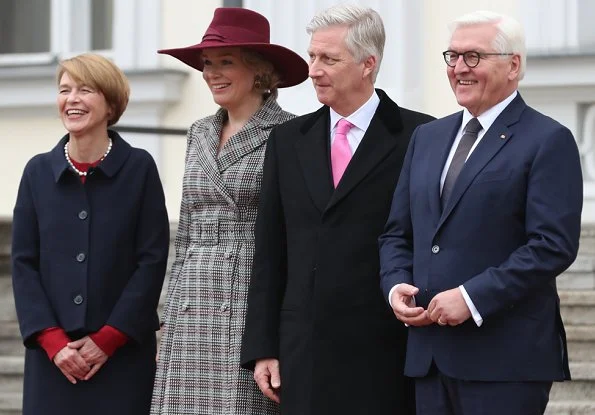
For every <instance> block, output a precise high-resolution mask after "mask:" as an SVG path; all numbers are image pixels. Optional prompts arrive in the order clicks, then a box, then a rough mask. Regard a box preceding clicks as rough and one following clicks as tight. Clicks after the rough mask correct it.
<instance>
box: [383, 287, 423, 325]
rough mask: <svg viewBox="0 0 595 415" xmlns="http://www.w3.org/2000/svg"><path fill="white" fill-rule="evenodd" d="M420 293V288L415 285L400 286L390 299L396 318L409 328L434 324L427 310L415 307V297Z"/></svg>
mask: <svg viewBox="0 0 595 415" xmlns="http://www.w3.org/2000/svg"><path fill="white" fill-rule="evenodd" d="M418 292H419V288H417V287H414V286H413V285H409V284H399V286H398V287H397V288H395V290H394V291H393V293H392V296H391V299H390V303H391V304H392V308H393V312H394V313H395V316H397V318H398V319H399V320H400V321H402V322H403V323H405V324H407V325H408V326H414V327H422V326H427V325H430V324H432V320H430V319H429V317H428V315H427V313H426V310H424V308H423V307H416V306H415V300H414V298H413V296H414V295H415V294H417V293H418Z"/></svg>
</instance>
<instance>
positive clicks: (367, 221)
mask: <svg viewBox="0 0 595 415" xmlns="http://www.w3.org/2000/svg"><path fill="white" fill-rule="evenodd" d="M307 30H308V33H310V34H311V42H310V46H309V49H308V53H309V56H310V63H309V65H310V77H311V78H312V81H313V84H314V88H315V90H316V93H317V96H318V100H319V101H320V102H321V103H322V104H324V106H323V107H322V108H320V109H319V110H318V111H316V112H314V113H311V114H308V115H304V116H302V117H299V118H296V119H294V120H291V121H289V122H287V123H284V124H282V125H280V126H278V127H276V128H275V129H273V131H272V132H271V135H270V138H269V141H268V147H267V153H266V160H265V164H264V177H263V187H262V193H261V199H260V206H259V212H258V219H257V223H256V254H255V262H254V272H253V275H252V280H251V286H250V292H249V297H248V315H247V320H246V329H245V334H244V340H243V347H242V365H243V366H244V367H245V368H249V369H252V370H254V372H255V373H254V376H255V379H256V381H257V383H258V385H259V387H260V388H261V390H262V391H263V393H265V395H267V396H268V397H270V398H271V399H273V400H276V401H280V402H281V409H282V412H283V414H289V415H292V414H295V415H310V414H311V415H314V414H324V415H328V414H375V415H383V414H391V415H395V414H411V413H413V410H414V409H413V406H414V405H413V400H414V394H413V390H412V388H411V386H410V384H409V381H408V380H406V379H405V378H404V376H403V365H404V358H405V342H406V336H407V333H406V330H407V329H406V328H405V327H404V326H403V325H402V324H401V323H400V322H399V321H397V319H395V317H394V315H393V313H392V311H391V310H390V308H389V306H388V305H387V302H386V301H385V299H384V298H383V295H382V293H381V290H380V288H379V259H378V244H377V240H378V236H379V235H380V234H381V232H382V230H383V227H384V224H385V222H386V219H387V216H388V213H389V209H390V204H391V198H392V195H393V192H394V189H395V186H396V183H397V179H398V177H399V172H400V169H401V164H402V162H403V158H404V155H405V151H406V149H407V145H408V143H409V138H410V136H411V134H412V132H413V130H414V129H415V128H416V127H417V126H418V125H420V124H422V123H425V122H428V121H430V120H432V117H430V116H428V115H426V114H421V113H417V112H413V111H410V110H406V109H403V108H399V107H398V106H397V104H395V103H394V102H393V101H392V100H391V99H390V98H389V97H388V96H387V95H386V94H385V93H384V92H383V91H382V90H379V89H376V90H375V89H374V82H375V79H376V75H377V73H378V69H379V67H380V61H381V59H382V52H383V48H384V41H385V34H384V27H383V24H382V20H381V18H380V16H379V15H378V13H377V12H375V11H374V10H372V9H368V8H362V7H359V6H352V5H339V6H334V7H331V8H330V9H327V10H325V11H323V12H321V13H320V14H319V15H317V16H315V17H314V19H313V20H312V21H311V22H310V24H309V26H308V28H307ZM345 126H347V127H345Z"/></svg>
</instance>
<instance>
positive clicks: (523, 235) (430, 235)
mask: <svg viewBox="0 0 595 415" xmlns="http://www.w3.org/2000/svg"><path fill="white" fill-rule="evenodd" d="M461 122H462V112H459V113H456V114H453V115H450V116H448V117H445V118H442V119H440V120H436V121H433V122H430V123H428V124H424V125H421V126H419V127H418V128H417V129H416V131H415V132H414V134H413V136H412V138H411V141H410V145H409V148H408V151H407V155H406V156H405V162H404V165H403V169H402V172H401V176H400V179H399V182H398V185H397V188H396V191H395V194H394V197H393V203H392V207H391V212H390V216H389V219H388V222H387V225H386V228H385V233H384V234H383V235H382V236H381V237H380V258H381V284H382V288H383V291H384V294H385V296H386V297H387V296H388V293H389V291H390V289H391V288H392V287H394V286H395V285H396V284H398V283H407V284H412V285H414V286H416V287H418V288H419V289H420V292H419V295H417V296H416V301H417V304H418V305H421V306H423V307H424V308H426V307H427V305H428V303H429V302H430V300H431V299H432V297H433V296H434V295H436V294H438V293H440V292H442V291H445V290H448V289H451V288H455V287H458V286H459V285H461V284H463V285H464V287H465V289H466V290H467V292H468V294H469V296H470V298H471V300H472V301H473V303H474V304H475V306H476V308H477V310H478V311H479V313H480V314H481V316H482V317H483V320H484V322H483V325H482V326H481V327H477V325H476V324H475V322H474V321H473V319H471V318H470V319H468V320H467V321H466V322H465V323H463V324H461V325H459V326H456V327H450V326H445V327H441V326H438V325H436V324H433V325H431V326H426V327H411V328H410V332H409V339H408V346H407V359H406V365H405V373H406V374H407V375H409V376H413V377H421V376H425V375H426V374H427V373H428V370H429V368H430V365H431V362H432V360H434V361H435V363H436V365H437V367H438V368H439V370H440V371H441V372H442V373H444V374H446V375H447V376H450V377H453V378H457V379H465V380H476V381H550V380H563V379H569V378H570V373H569V370H568V359H567V353H566V336H565V333H564V327H563V325H562V321H561V318H560V311H559V309H560V308H559V298H558V294H557V289H556V282H555V278H556V277H557V276H558V275H560V273H562V272H563V271H564V270H565V269H566V268H568V267H569V266H570V264H571V263H572V262H573V261H574V259H575V258H576V255H577V250H578V244H579V236H580V221H581V210H582V202H583V193H582V189H583V182H582V174H581V167H580V160H579V153H578V149H577V146H576V142H575V140H574V138H573V136H572V134H571V132H570V131H569V130H568V129H567V128H565V127H564V126H562V125H561V124H559V123H558V122H556V121H554V120H552V119H551V118H549V117H547V116H545V115H543V114H541V113H539V112H537V111H535V110H534V109H532V108H531V107H529V106H527V105H526V104H525V102H524V101H523V99H522V98H521V96H520V95H518V96H517V97H516V98H515V99H514V100H513V101H512V102H511V103H510V104H509V105H508V106H507V107H506V108H505V110H504V111H503V112H502V114H500V116H499V117H498V118H497V119H496V121H495V122H494V123H493V125H492V126H491V127H490V129H489V130H488V131H487V132H486V134H485V135H484V137H483V138H482V140H481V141H480V142H479V144H478V145H477V147H476V149H475V150H474V152H473V153H472V154H471V156H470V157H469V159H468V160H467V162H466V163H465V166H464V167H463V169H462V171H461V173H460V175H459V178H458V180H457V182H456V184H455V187H454V189H453V191H452V194H451V197H450V199H449V201H448V203H447V205H446V206H444V209H442V208H441V203H440V176H441V174H442V170H443V168H444V165H445V162H446V158H447V157H448V153H449V151H450V149H451V147H452V143H453V140H454V138H455V136H456V134H457V131H458V129H459V128H460V125H461Z"/></svg>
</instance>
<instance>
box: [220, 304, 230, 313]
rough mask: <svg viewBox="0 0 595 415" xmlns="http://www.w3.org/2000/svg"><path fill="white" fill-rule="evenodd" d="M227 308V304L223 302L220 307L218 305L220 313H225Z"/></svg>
mask: <svg viewBox="0 0 595 415" xmlns="http://www.w3.org/2000/svg"><path fill="white" fill-rule="evenodd" d="M228 308H229V304H227V303H223V304H221V307H219V310H221V312H222V313H225V312H226V311H227V309H228Z"/></svg>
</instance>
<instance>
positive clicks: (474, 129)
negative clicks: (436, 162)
mask: <svg viewBox="0 0 595 415" xmlns="http://www.w3.org/2000/svg"><path fill="white" fill-rule="evenodd" d="M481 128H482V127H481V124H480V123H479V120H478V119H477V118H471V119H470V120H469V122H468V123H467V126H466V127H465V134H463V137H461V141H459V145H458V146H457V150H456V151H455V155H454V157H453V158H452V161H451V162H450V166H449V167H448V172H447V173H446V178H445V179H444V186H442V198H441V200H442V207H444V206H446V202H448V199H449V198H450V194H451V193H452V189H453V188H454V187H455V183H456V181H457V178H458V177H459V174H460V173H461V170H462V169H463V165H464V164H465V160H467V155H468V154H469V151H470V150H471V147H473V143H475V140H477V133H479V132H480V131H481Z"/></svg>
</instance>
